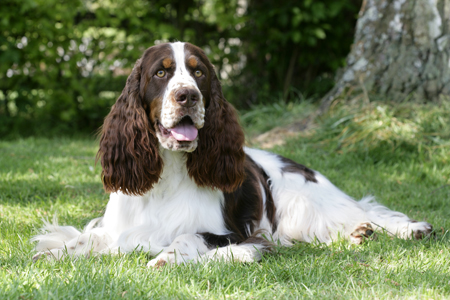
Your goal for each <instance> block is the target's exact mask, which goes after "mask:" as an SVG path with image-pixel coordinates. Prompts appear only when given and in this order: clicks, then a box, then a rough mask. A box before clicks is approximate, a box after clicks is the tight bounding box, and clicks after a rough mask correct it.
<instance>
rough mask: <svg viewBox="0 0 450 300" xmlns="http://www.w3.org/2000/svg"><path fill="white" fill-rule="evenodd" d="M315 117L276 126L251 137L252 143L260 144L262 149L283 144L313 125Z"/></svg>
mask: <svg viewBox="0 0 450 300" xmlns="http://www.w3.org/2000/svg"><path fill="white" fill-rule="evenodd" d="M313 119H314V118H313V117H312V116H310V117H307V118H305V119H302V120H299V121H296V122H294V123H292V124H289V125H287V126H283V127H275V128H273V129H271V130H269V131H267V132H264V133H262V134H259V135H257V136H255V137H253V138H250V144H252V145H258V147H259V148H262V149H270V148H273V147H275V146H282V145H284V144H285V143H286V140H288V139H292V138H296V137H298V136H299V135H300V134H302V133H305V132H306V131H308V130H310V129H311V128H312V127H313Z"/></svg>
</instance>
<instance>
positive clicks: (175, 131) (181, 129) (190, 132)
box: [170, 124, 198, 141]
mask: <svg viewBox="0 0 450 300" xmlns="http://www.w3.org/2000/svg"><path fill="white" fill-rule="evenodd" d="M170 131H171V134H172V136H173V137H174V138H175V139H176V140H177V141H193V140H195V138H196V137H197V134H198V129H197V128H195V126H194V125H192V124H179V125H177V126H176V127H174V128H172V129H170Z"/></svg>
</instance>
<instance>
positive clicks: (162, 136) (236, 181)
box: [98, 42, 245, 195]
mask: <svg viewBox="0 0 450 300" xmlns="http://www.w3.org/2000/svg"><path fill="white" fill-rule="evenodd" d="M243 144H244V134H243V132H242V129H241V127H240V125H239V123H238V120H237V115H236V112H235V110H234V108H233V107H232V106H231V105H230V104H229V103H228V102H227V101H226V100H225V98H224V97H223V94H222V89H221V86H220V82H219V81H218V79H217V76H216V74H215V71H214V68H213V66H212V64H211V62H210V61H209V60H208V58H207V56H206V55H205V53H204V52H203V50H201V49H200V48H198V47H196V46H194V45H192V44H188V43H181V42H177V43H170V44H162V45H157V46H154V47H151V48H149V49H147V50H146V51H145V52H144V54H143V56H142V57H141V58H140V59H138V60H137V62H136V64H135V66H134V68H133V71H132V72H131V74H130V76H129V77H128V79H127V83H126V86H125V88H124V89H123V91H122V94H121V95H120V97H119V98H118V99H117V102H116V103H115V104H114V106H113V107H112V109H111V112H110V113H109V114H108V116H107V117H106V119H105V122H104V124H103V128H102V132H101V139H100V149H99V153H98V157H99V158H100V160H101V163H102V167H103V172H102V178H103V183H104V186H105V189H106V190H107V191H118V190H120V191H122V192H123V193H126V194H134V195H141V194H143V193H145V192H146V191H148V190H150V189H151V188H152V186H153V184H155V183H156V182H157V181H158V180H159V177H160V174H161V171H162V168H163V164H164V162H163V161H162V158H161V157H160V156H159V151H160V150H159V149H160V148H164V149H167V150H170V151H182V152H185V155H186V156H187V157H186V164H187V169H188V172H189V175H190V176H191V178H193V179H194V180H195V182H196V183H197V185H199V186H207V187H212V188H219V189H221V190H223V191H226V192H231V191H233V190H235V189H236V188H237V187H238V186H239V185H240V184H241V183H242V181H243V178H244V168H243V162H244V159H245V154H244V151H243Z"/></svg>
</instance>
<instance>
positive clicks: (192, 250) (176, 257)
mask: <svg viewBox="0 0 450 300" xmlns="http://www.w3.org/2000/svg"><path fill="white" fill-rule="evenodd" d="M208 250H209V248H208V246H207V245H206V243H205V240H204V239H203V237H202V236H201V235H198V234H183V235H180V236H178V237H177V238H176V239H175V240H174V241H173V242H172V244H170V246H169V247H166V248H165V249H164V250H163V251H162V252H161V253H160V254H158V255H157V256H156V257H155V258H154V259H152V260H151V261H149V263H148V264H147V267H157V268H158V267H162V266H164V265H165V264H167V263H169V264H183V263H187V262H190V261H195V259H196V258H197V257H198V256H199V255H202V254H204V253H206V252H207V251H208Z"/></svg>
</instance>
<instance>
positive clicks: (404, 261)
mask: <svg viewBox="0 0 450 300" xmlns="http://www.w3.org/2000/svg"><path fill="white" fill-rule="evenodd" d="M277 105H278V104H277ZM283 107H284V108H283ZM272 108H273V107H272ZM307 112H311V106H310V105H309V104H308V105H306V104H295V105H294V104H291V106H290V107H289V106H283V104H279V106H278V108H277V109H275V111H274V110H273V109H271V108H270V109H268V108H267V107H255V108H254V112H252V113H247V115H244V116H243V119H244V120H243V121H244V124H245V125H246V127H247V132H251V133H255V132H261V131H264V130H267V129H270V128H271V127H274V126H278V125H282V124H286V122H287V121H286V120H287V119H288V118H290V120H295V118H296V117H297V118H301V117H303V116H304V115H305V113H307ZM449 115H450V110H449V104H448V103H443V104H441V105H440V106H433V105H420V104H397V105H390V104H387V103H382V102H379V103H372V104H370V105H366V106H363V107H359V106H358V105H350V106H344V105H338V106H336V107H334V108H333V109H332V111H331V112H330V113H329V114H327V115H326V116H323V117H321V119H320V120H317V121H316V125H315V126H314V129H312V130H309V131H307V132H305V133H303V134H302V136H301V137H299V138H297V139H294V140H290V141H288V143H287V144H286V145H284V146H282V147H277V148H275V149H273V151H274V152H277V153H280V154H282V155H285V156H287V157H289V158H292V159H295V160H296V161H298V162H301V163H303V164H306V165H308V166H310V167H312V168H314V169H316V170H319V171H320V172H321V173H322V174H324V175H326V176H327V177H328V178H330V179H331V180H332V181H333V182H334V183H335V184H336V185H337V186H338V187H340V188H341V189H343V190H344V191H345V192H347V193H348V194H350V195H352V196H353V197H355V198H360V197H362V196H364V195H367V194H374V195H375V196H376V197H377V199H379V201H380V202H382V203H383V204H386V205H387V206H389V207H390V208H392V209H395V210H399V211H402V212H405V213H407V214H408V215H409V216H410V217H412V218H414V219H417V220H427V221H428V222H430V223H432V224H433V225H434V226H435V228H436V236H435V238H427V239H424V240H421V241H412V240H407V241H405V240H399V239H396V238H391V237H389V236H386V235H383V234H380V235H379V238H378V240H376V241H369V242H367V243H365V244H364V245H362V246H356V245H351V244H349V243H348V242H346V241H336V242H335V243H333V244H331V245H322V244H305V243H298V244H296V245H295V246H293V247H292V248H283V247H280V248H277V249H276V251H275V252H274V253H272V254H267V255H265V256H264V258H263V260H262V261H261V262H259V263H253V264H240V263H229V264H223V263H217V262H209V263H206V264H195V265H194V264H192V265H186V266H176V267H164V268H161V269H158V270H154V269H147V268H146V263H147V261H148V260H149V257H148V256H147V254H146V253H140V252H137V253H131V254H127V255H122V256H109V255H105V256H101V257H93V258H80V259H76V260H70V259H67V260H63V261H60V262H48V261H38V262H36V263H33V262H32V261H31V257H32V255H33V253H34V252H33V244H32V243H30V242H29V239H30V238H31V237H32V236H33V235H34V234H36V233H38V232H39V227H40V226H41V225H42V222H41V219H42V218H49V219H51V218H52V217H53V216H55V215H57V216H58V219H59V222H60V223H61V224H68V225H75V226H77V227H78V228H82V227H83V226H84V225H85V224H86V223H87V222H88V221H89V220H90V219H92V218H95V217H99V216H101V215H102V213H103V212H104V209H105V205H106V203H107V201H108V195H106V194H105V193H104V192H103V190H102V185H101V182H100V176H99V174H100V168H99V167H98V166H95V162H94V160H95V154H96V151H97V142H96V141H94V140H93V139H87V138H86V139H81V138H78V139H64V138H61V139H41V138H27V139H17V140H12V141H0V182H1V185H0V239H1V240H0V298H1V299H102V298H105V299H142V298H163V299H172V298H179V299H192V298H197V299H205V298H221V299H251V298H255V299H259V298H261V299H274V298H277V299H278V298H333V299H335V298H338V299H355V298H370V299H375V298H377V299H378V298H383V299H396V298H402V299H403V298H413V299H416V298H417V299H419V298H420V299H424V298H425V299H431V298H432V299H445V298H450V271H449V270H450V250H449V249H450V233H449V232H448V228H449V227H450V221H449V217H450V201H449V200H450V185H449V184H450V165H449V161H450V151H449V150H450V145H449V142H448V141H449V138H450V134H449V132H450V127H449V126H448V124H450V116H449ZM265 120H267V122H266V121H265Z"/></svg>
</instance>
